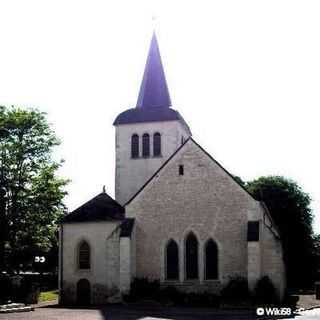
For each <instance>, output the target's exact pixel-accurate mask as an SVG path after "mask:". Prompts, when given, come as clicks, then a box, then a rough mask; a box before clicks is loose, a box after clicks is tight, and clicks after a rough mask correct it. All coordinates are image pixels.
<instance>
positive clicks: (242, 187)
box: [125, 137, 257, 206]
mask: <svg viewBox="0 0 320 320" xmlns="http://www.w3.org/2000/svg"><path fill="white" fill-rule="evenodd" d="M188 141H192V142H193V143H194V144H195V145H196V146H198V147H199V148H200V149H201V150H202V151H203V152H204V153H205V154H206V155H207V156H208V157H209V158H210V159H211V160H212V161H214V162H215V163H216V164H217V165H218V166H219V167H220V168H221V169H222V170H223V171H224V172H225V173H226V174H227V175H228V176H229V177H230V178H231V179H232V180H233V181H234V182H235V183H236V184H237V185H238V186H239V187H240V188H241V189H243V190H244V191H245V192H246V193H247V194H248V195H249V196H250V197H251V198H252V199H254V200H255V201H257V200H256V199H255V198H254V196H253V195H252V194H251V193H250V192H249V191H248V190H247V189H246V188H245V187H244V186H242V185H241V184H240V183H239V182H238V181H237V180H236V179H235V178H234V177H233V175H232V174H231V173H230V172H229V171H227V170H226V169H225V168H224V167H223V166H222V165H221V164H220V163H219V162H218V161H217V160H215V159H214V158H213V157H212V156H211V155H210V154H209V153H208V152H207V151H206V150H205V149H203V148H202V147H201V146H200V145H199V144H198V143H197V142H196V141H195V140H194V139H193V138H192V137H189V138H188V139H187V140H186V141H185V142H184V143H183V144H182V145H181V146H180V147H179V148H178V149H177V150H176V151H175V152H174V153H173V154H172V155H171V156H170V157H169V158H168V159H167V160H166V161H165V162H164V163H163V164H162V166H161V167H160V168H159V169H158V170H157V171H156V172H155V173H154V174H153V175H152V176H151V177H150V179H149V180H147V181H146V183H145V184H144V185H143V186H142V187H141V188H140V189H139V190H138V191H137V192H136V193H135V194H134V195H133V196H132V197H131V198H130V199H129V200H128V201H127V203H126V204H125V206H126V205H128V204H129V203H130V202H131V201H132V200H133V199H135V198H136V197H137V196H138V195H139V194H140V193H141V192H142V190H144V188H145V187H146V186H147V185H148V184H149V183H150V182H151V181H152V180H153V178H154V177H156V176H157V175H158V173H159V172H160V171H161V170H162V169H163V168H164V167H165V166H166V165H167V164H168V163H169V162H170V161H171V159H172V158H174V156H175V155H176V154H177V153H178V152H179V151H180V150H181V149H182V148H183V147H184V146H185V145H186V144H187V143H188Z"/></svg>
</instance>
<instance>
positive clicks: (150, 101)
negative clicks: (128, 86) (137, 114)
mask: <svg viewBox="0 0 320 320" xmlns="http://www.w3.org/2000/svg"><path fill="white" fill-rule="evenodd" d="M170 106H171V100H170V95H169V90H168V86H167V81H166V77H165V74H164V70H163V65H162V61H161V56H160V50H159V45H158V40H157V36H156V33H155V31H153V35H152V39H151V43H150V48H149V53H148V58H147V63H146V66H145V69H144V74H143V79H142V83H141V86H140V92H139V97H138V101H137V108H152V107H164V108H168V107H170Z"/></svg>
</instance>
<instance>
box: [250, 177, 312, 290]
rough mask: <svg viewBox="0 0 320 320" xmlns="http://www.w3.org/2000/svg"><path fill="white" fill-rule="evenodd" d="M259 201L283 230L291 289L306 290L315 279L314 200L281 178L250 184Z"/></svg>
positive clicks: (261, 179)
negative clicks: (312, 202)
mask: <svg viewBox="0 0 320 320" xmlns="http://www.w3.org/2000/svg"><path fill="white" fill-rule="evenodd" d="M246 188H247V189H248V191H249V192H251V193H252V194H253V196H254V197H255V198H256V199H257V200H262V201H264V202H265V203H266V205H267V207H268V209H269V211H270V213H271V215H272V217H273V219H274V221H275V223H276V224H277V226H278V227H279V230H280V233H281V238H282V243H283V249H284V259H285V263H286V269H287V280H288V286H289V287H306V286H310V285H311V284H312V281H313V280H314V278H315V271H316V268H315V267H316V263H315V255H314V252H315V241H314V235H313V229H312V222H313V215H312V210H311V208H310V202H311V199H310V197H309V195H308V194H307V193H305V192H303V191H302V189H301V187H300V186H299V185H298V184H297V183H296V182H294V181H292V180H290V179H286V178H284V177H281V176H268V177H260V178H258V179H256V180H253V181H251V182H247V183H246Z"/></svg>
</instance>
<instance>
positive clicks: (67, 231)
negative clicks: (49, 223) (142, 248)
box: [62, 221, 120, 304]
mask: <svg viewBox="0 0 320 320" xmlns="http://www.w3.org/2000/svg"><path fill="white" fill-rule="evenodd" d="M118 224H119V222H104V221H99V222H86V223H65V224H64V225H63V250H62V251H63V257H62V260H63V274H62V278H63V292H64V301H63V302H64V303H75V302H76V285H77V282H78V281H79V280H80V279H82V278H85V279H87V280H89V282H90V284H91V303H94V304H100V303H106V302H107V298H108V297H109V296H112V295H115V294H116V293H117V292H119V286H120V283H119V281H120V274H119V273H120V256H119V228H118ZM83 240H85V241H87V242H88V243H89V245H90V249H91V268H90V270H80V269H79V268H78V246H79V243H80V242H81V241H83Z"/></svg>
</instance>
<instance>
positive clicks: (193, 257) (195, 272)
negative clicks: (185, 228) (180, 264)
mask: <svg viewBox="0 0 320 320" xmlns="http://www.w3.org/2000/svg"><path fill="white" fill-rule="evenodd" d="M185 247H186V252H185V259H186V278H187V279H190V280H191V279H198V277H199V267H198V240H197V238H196V236H195V235H194V234H193V233H189V235H188V236H187V238H186V245H185Z"/></svg>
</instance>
